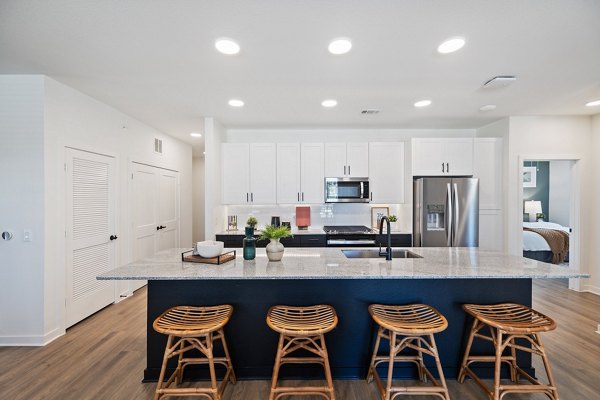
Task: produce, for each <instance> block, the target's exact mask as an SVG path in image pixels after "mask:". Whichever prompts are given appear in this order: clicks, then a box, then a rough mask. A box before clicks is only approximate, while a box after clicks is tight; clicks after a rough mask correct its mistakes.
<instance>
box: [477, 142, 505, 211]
mask: <svg viewBox="0 0 600 400" xmlns="http://www.w3.org/2000/svg"><path fill="white" fill-rule="evenodd" d="M473 176H474V177H475V178H479V209H480V210H499V209H501V208H502V139H501V138H476V139H475V141H474V151H473Z"/></svg>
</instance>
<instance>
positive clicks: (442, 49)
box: [437, 37, 465, 54]
mask: <svg viewBox="0 0 600 400" xmlns="http://www.w3.org/2000/svg"><path fill="white" fill-rule="evenodd" d="M464 45H465V39H464V38H461V37H455V38H451V39H448V40H446V41H444V42H443V43H442V44H440V45H439V46H438V49H437V50H438V52H439V53H442V54H448V53H454V52H455V51H458V50H460V49H462V48H463V46H464Z"/></svg>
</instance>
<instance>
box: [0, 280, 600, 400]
mask: <svg viewBox="0 0 600 400" xmlns="http://www.w3.org/2000/svg"><path fill="white" fill-rule="evenodd" d="M533 293H534V307H535V308H537V309H539V310H540V311H541V312H543V313H546V314H548V315H550V316H552V317H553V318H555V319H556V320H557V322H558V329H557V330H556V331H553V332H549V333H547V334H544V335H543V336H542V337H543V338H544V339H545V345H546V347H547V349H548V352H549V354H550V359H551V362H552V366H553V369H554V374H555V376H556V379H557V384H558V388H559V393H560V396H561V399H563V400H595V399H600V335H599V334H596V333H594V331H595V330H596V327H597V324H598V323H600V297H599V296H595V295H592V294H589V293H576V292H573V291H569V290H568V289H567V283H566V281H559V280H538V281H536V282H535V283H534V291H533ZM145 304H146V291H145V289H140V290H139V291H138V292H136V294H135V295H134V296H133V297H131V298H130V299H127V300H125V301H123V302H121V303H119V304H115V305H112V306H109V307H107V308H106V309H104V310H102V311H100V312H98V313H96V314H95V315H93V316H91V317H90V318H88V319H86V320H85V321H83V322H81V323H79V324H77V325H76V326H74V327H73V328H71V329H69V330H68V332H67V334H66V335H65V336H63V337H61V338H59V339H57V340H56V341H54V342H53V343H51V344H49V345H47V346H45V347H0V399H2V400H5V399H6V400H9V399H10V400H21V399H23V400H35V399H44V400H70V399H73V400H85V399H95V400H101V399H118V400H120V399H127V400H129V399H151V398H152V394H153V392H154V388H155V384H152V383H148V384H144V383H140V380H141V376H142V371H143V369H144V365H145V342H146V341H145V327H146V325H145V318H146V311H145V309H146V306H145ZM535 367H536V368H541V365H540V363H537V364H536V365H535ZM538 371H541V369H538ZM269 384H270V382H268V381H244V382H238V383H237V384H236V385H235V386H232V385H229V386H228V388H227V390H226V393H225V396H224V400H259V399H267V398H268V392H269ZM286 384H289V385H295V384H298V382H295V381H289V382H286ZM335 386H336V395H337V398H338V400H377V399H379V397H378V395H377V392H376V390H375V386H374V384H370V385H367V384H366V383H365V382H364V381H362V380H361V381H336V382H335ZM449 388H450V395H451V397H452V399H454V400H475V399H482V400H485V399H486V396H485V395H484V394H483V392H481V391H480V389H479V388H478V387H477V386H476V385H475V384H474V383H473V382H472V381H467V382H466V383H464V384H458V383H457V382H456V381H449ZM296 398H297V399H304V400H317V399H320V398H317V397H311V396H305V397H295V399H296ZM400 398H402V399H424V398H426V397H423V396H420V397H400ZM505 399H506V400H511V399H514V400H524V399H528V400H537V399H546V397H545V396H542V395H507V396H506V397H505Z"/></svg>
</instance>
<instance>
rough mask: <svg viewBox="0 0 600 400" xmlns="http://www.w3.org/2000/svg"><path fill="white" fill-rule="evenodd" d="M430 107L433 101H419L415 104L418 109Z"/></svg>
mask: <svg viewBox="0 0 600 400" xmlns="http://www.w3.org/2000/svg"><path fill="white" fill-rule="evenodd" d="M430 105H431V100H419V101H417V102H416V103H415V107H417V108H421V107H427V106H430Z"/></svg>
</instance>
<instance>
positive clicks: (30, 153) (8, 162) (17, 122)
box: [0, 75, 45, 345]
mask: <svg viewBox="0 0 600 400" xmlns="http://www.w3.org/2000/svg"><path fill="white" fill-rule="evenodd" d="M43 135H44V78H43V77H42V76H34V75H29V76H11V75H0V143H1V144H0V188H1V189H0V232H2V231H12V232H13V234H14V238H13V239H12V240H10V241H4V240H1V239H0V282H2V290H0V344H6V345H18V344H37V343H38V342H39V341H40V336H41V335H42V333H43V317H44V309H43V294H44V289H43V284H44V282H43V268H44V246H45V243H44V235H43V232H44V138H43ZM24 229H31V230H32V231H33V241H32V242H23V230H24Z"/></svg>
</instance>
